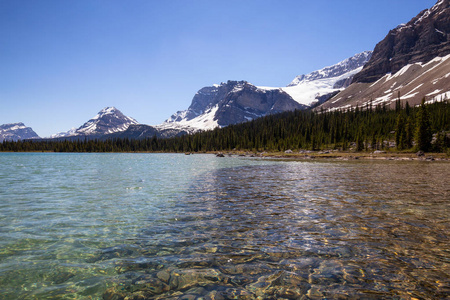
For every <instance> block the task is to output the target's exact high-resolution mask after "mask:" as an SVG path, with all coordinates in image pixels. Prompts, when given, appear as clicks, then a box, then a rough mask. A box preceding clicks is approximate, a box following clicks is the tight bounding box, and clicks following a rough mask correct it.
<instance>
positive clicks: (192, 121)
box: [155, 80, 306, 132]
mask: <svg viewBox="0 0 450 300" xmlns="http://www.w3.org/2000/svg"><path fill="white" fill-rule="evenodd" d="M305 108H306V106H304V105H302V104H299V103H297V102H296V101H294V100H293V99H292V98H291V97H290V96H289V95H288V94H287V93H286V92H284V91H283V90H282V89H280V88H261V87H257V86H255V85H253V84H251V83H249V82H246V81H231V80H230V81H228V82H226V83H221V84H216V85H214V86H210V87H204V88H202V89H200V90H199V91H198V92H197V93H196V94H195V96H194V98H193V99H192V104H191V106H190V107H189V108H188V109H187V110H185V111H179V112H177V113H175V114H174V115H172V116H171V117H170V118H169V119H168V120H166V121H165V122H164V123H163V124H161V125H157V126H155V127H156V128H158V129H160V130H167V129H177V130H184V131H187V132H195V131H198V130H209V129H213V128H216V127H223V126H228V125H230V124H236V123H242V122H245V121H249V120H252V119H255V118H259V117H262V116H265V115H268V114H274V113H279V112H283V111H289V110H295V109H305Z"/></svg>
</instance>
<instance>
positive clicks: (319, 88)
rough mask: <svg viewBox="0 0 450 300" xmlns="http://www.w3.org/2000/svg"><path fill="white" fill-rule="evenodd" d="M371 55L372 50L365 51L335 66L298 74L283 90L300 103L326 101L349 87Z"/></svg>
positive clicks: (307, 103) (311, 103)
mask: <svg viewBox="0 0 450 300" xmlns="http://www.w3.org/2000/svg"><path fill="white" fill-rule="evenodd" d="M371 56H372V51H364V52H362V53H358V54H355V55H354V56H352V57H350V58H347V59H346V60H343V61H341V62H339V63H337V64H335V65H333V66H330V67H325V68H323V69H321V70H318V71H314V72H312V73H310V74H307V75H300V76H297V77H296V78H295V79H294V80H293V81H292V82H291V83H290V84H289V85H288V86H287V87H284V88H282V90H283V91H285V92H286V93H288V94H289V95H290V96H291V97H292V98H293V99H294V100H295V101H297V102H298V103H300V104H304V105H308V106H311V105H314V104H316V103H318V102H324V101H326V100H328V99H329V98H330V96H331V95H333V94H335V93H337V92H338V91H341V90H343V89H345V88H346V87H348V86H349V85H350V83H351V82H352V79H353V76H355V74H357V73H359V72H360V71H361V70H362V68H363V67H364V65H365V64H366V63H367V62H368V61H369V59H370V58H371Z"/></svg>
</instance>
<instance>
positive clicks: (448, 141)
mask: <svg viewBox="0 0 450 300" xmlns="http://www.w3.org/2000/svg"><path fill="white" fill-rule="evenodd" d="M449 132H450V102H449V101H443V102H435V103H433V104H424V100H423V101H422V105H419V106H416V107H412V106H410V105H409V104H408V103H407V102H406V104H405V105H404V106H402V104H401V102H400V101H397V102H396V105H395V108H393V109H389V108H388V107H387V106H382V105H378V106H375V107H373V106H372V105H371V104H368V105H366V106H364V107H355V108H352V109H350V110H347V111H342V110H335V111H312V110H303V111H292V112H284V113H281V114H274V115H269V116H266V117H262V118H259V119H255V120H253V121H249V122H246V123H242V124H236V125H230V126H227V127H224V128H216V129H214V130H211V131H204V132H198V133H195V134H192V135H184V136H180V137H174V138H165V139H163V138H157V137H156V136H153V137H148V138H144V139H129V138H120V139H118V138H115V139H107V138H106V139H88V138H80V139H79V140H63V141H61V140H59V141H56V140H25V141H17V142H11V141H3V142H2V143H0V151H8V152H28V151H52V152H210V151H231V150H238V151H252V152H256V151H268V152H278V151H286V150H288V149H291V150H293V151H299V150H324V149H330V150H331V149H339V150H341V151H349V150H351V151H375V150H388V149H393V150H396V151H418V150H421V151H433V152H448V151H449V148H450V138H449V137H448V135H449V134H448V133H449Z"/></svg>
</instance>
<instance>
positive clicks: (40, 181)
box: [0, 153, 450, 300]
mask: <svg viewBox="0 0 450 300" xmlns="http://www.w3.org/2000/svg"><path fill="white" fill-rule="evenodd" d="M0 166H1V169H0V298H1V299H111V300H112V299H125V298H126V299H324V298H326V299H359V298H364V299H380V298H383V299H414V298H416V299H443V298H446V297H449V295H450V279H449V278H450V239H449V233H450V209H449V208H450V180H449V179H450V163H448V162H421V161H323V160H321V161H273V160H266V159H252V158H242V157H225V158H218V157H215V156H214V155H189V156H187V155H184V154H53V153H2V154H0ZM127 297H128V298H127ZM258 297H259V298H258Z"/></svg>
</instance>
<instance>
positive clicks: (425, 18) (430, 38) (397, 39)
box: [353, 0, 450, 83]
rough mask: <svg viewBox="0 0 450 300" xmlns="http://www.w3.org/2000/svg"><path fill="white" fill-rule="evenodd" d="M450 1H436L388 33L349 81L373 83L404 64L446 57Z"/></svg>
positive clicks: (449, 38)
mask: <svg viewBox="0 0 450 300" xmlns="http://www.w3.org/2000/svg"><path fill="white" fill-rule="evenodd" d="M449 24H450V0H439V1H438V2H437V3H436V4H435V5H434V6H433V7H432V8H430V9H425V10H423V11H422V12H420V13H419V14H418V15H417V16H416V17H414V18H412V19H411V20H410V21H409V22H408V23H406V24H401V25H399V26H397V27H396V28H394V29H392V30H391V31H389V33H388V34H387V35H386V37H385V38H384V39H383V40H382V41H381V42H379V43H378V44H377V45H376V46H375V49H374V51H373V55H372V57H371V59H370V60H369V62H368V63H367V64H366V65H365V66H364V69H363V70H362V71H361V72H360V73H359V74H357V75H355V77H354V79H353V82H359V83H373V82H375V81H377V80H378V79H380V78H382V77H383V76H384V75H385V74H388V73H391V74H395V73H396V72H398V71H399V70H400V69H402V68H403V67H404V66H406V65H408V64H414V63H424V64H425V63H428V62H429V61H431V60H432V59H434V58H435V57H445V56H446V55H448V54H450V25H449Z"/></svg>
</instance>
